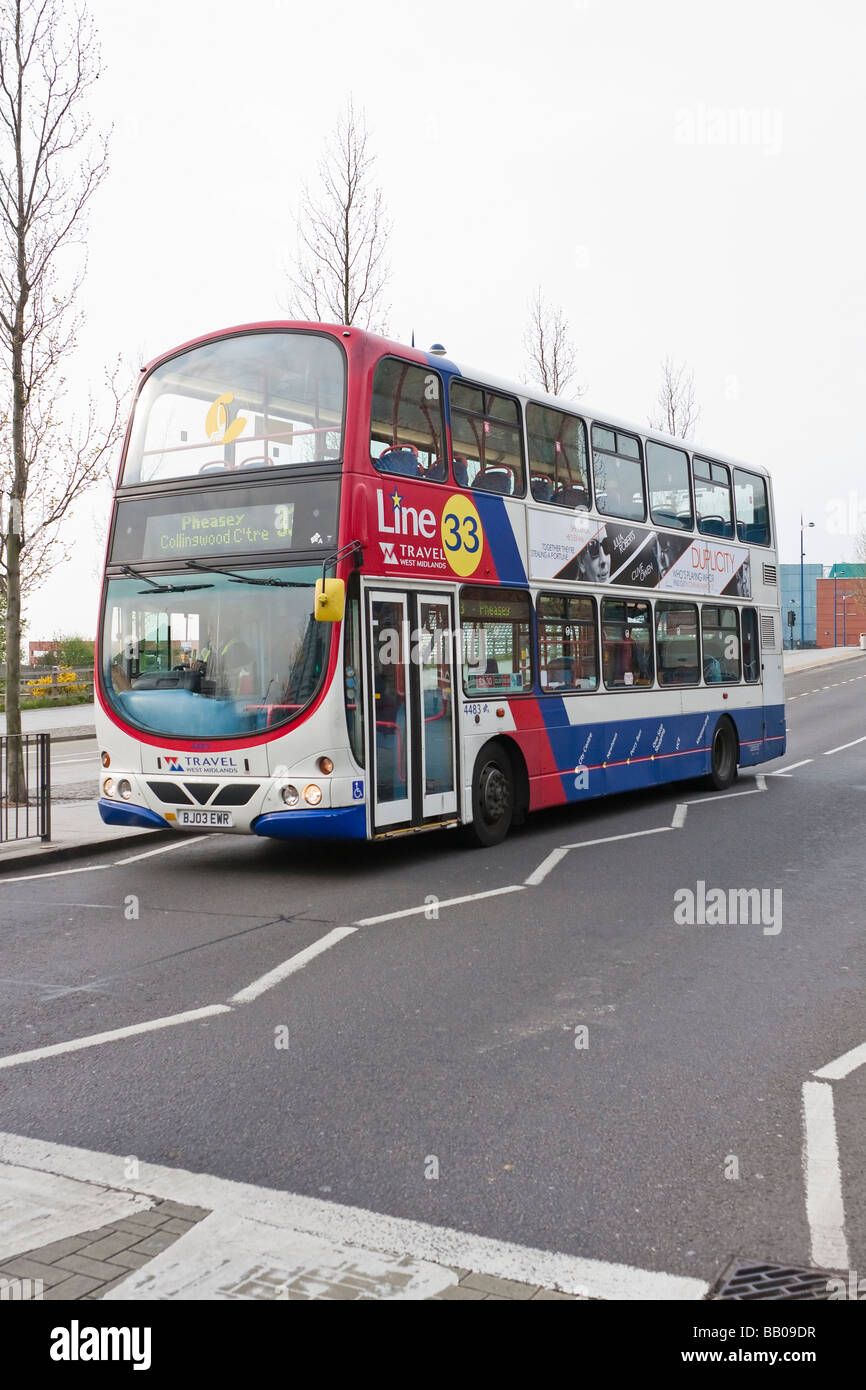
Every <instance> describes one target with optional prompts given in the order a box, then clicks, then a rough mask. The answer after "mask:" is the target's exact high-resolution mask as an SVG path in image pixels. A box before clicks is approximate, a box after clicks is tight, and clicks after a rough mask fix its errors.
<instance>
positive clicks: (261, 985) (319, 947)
mask: <svg viewBox="0 0 866 1390" xmlns="http://www.w3.org/2000/svg"><path fill="white" fill-rule="evenodd" d="M356 930H357V928H356V927H335V928H334V930H333V931H329V932H328V934H327V936H323V937H321V938H320V939H319V940H318V941H314V942H313V944H312V945H311V946H307V947H305V948H304V950H303V951H298V952H297V953H296V954H295V955H293V956H290V957H289V959H288V960H284V961H283V962H282V963H281V964H280V965H277V966H275V967H274V969H273V970H269V971H268V973H267V974H266V975H260V976H259V978H258V979H257V980H253V982H252V984H249V985H247V986H246V988H245V989H241V990H239V991H238V993H237V994H233V995H232V996H231V999H230V1001H229V1002H230V1003H232V1004H249V1003H251V1002H252V1000H253V999H258V997H259V995H260V994H264V993H265V991H266V990H268V989H273V987H274V985H278V984H279V983H280V981H281V980H285V979H286V978H287V977H288V976H289V975H294V973H295V971H296V970H303V968H304V966H305V965H308V964H309V963H310V961H311V960H315V958H316V956H320V955H321V954H322V952H323V951H327V950H329V949H330V948H331V946H336V944H337V942H338V941H342V940H343V938H344V937H345V936H352V935H353V934H354V932H355V931H356Z"/></svg>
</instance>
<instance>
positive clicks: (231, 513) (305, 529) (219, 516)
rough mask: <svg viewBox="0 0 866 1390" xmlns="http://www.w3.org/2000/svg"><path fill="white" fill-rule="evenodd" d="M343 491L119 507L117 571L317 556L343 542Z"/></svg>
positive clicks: (331, 485) (177, 498)
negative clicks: (152, 563) (291, 554)
mask: <svg viewBox="0 0 866 1390" xmlns="http://www.w3.org/2000/svg"><path fill="white" fill-rule="evenodd" d="M337 487H338V484H337V482H336V481H334V480H331V479H315V480H313V479H311V480H309V481H305V482H302V483H297V484H292V483H286V482H283V483H281V484H279V485H275V484H269V485H266V486H262V485H261V484H259V485H258V486H256V487H243V486H240V487H239V486H237V485H235V486H234V487H230V488H228V487H227V488H219V489H216V490H208V491H207V492H203V491H202V490H201V489H198V490H196V491H195V492H192V491H182V492H173V493H164V494H159V493H151V494H150V495H149V496H147V497H136V498H129V499H125V500H123V501H119V502H118V504H117V513H116V520H115V526H114V535H113V537H112V542H111V561H112V563H113V564H121V565H123V564H127V565H134V564H136V563H137V562H139V561H141V560H167V561H173V560H178V561H180V562H181V563H182V562H184V561H186V560H195V559H197V558H200V557H202V556H207V555H214V556H226V555H267V554H275V553H279V552H280V551H284V550H293V551H305V550H318V549H319V548H320V547H324V546H330V547H332V548H333V546H334V545H335V544H336V540H337Z"/></svg>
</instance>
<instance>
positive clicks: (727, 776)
mask: <svg viewBox="0 0 866 1390" xmlns="http://www.w3.org/2000/svg"><path fill="white" fill-rule="evenodd" d="M738 754H739V745H738V742H737V733H736V730H735V728H734V726H733V724H732V723H731V720H730V719H728V717H727V716H726V715H723V716H722V718H721V719H720V720H719V722H718V724H717V725H716V727H715V729H714V730H713V743H712V748H711V751H710V772H709V776H708V778H707V780H708V782H709V784H710V786H711V787H713V788H714V789H715V791H717V792H723V791H727V789H728V787H729V786H730V785H731V783H732V782H734V781H735V779H736V776H737V758H738Z"/></svg>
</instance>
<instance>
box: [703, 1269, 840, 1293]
mask: <svg viewBox="0 0 866 1390" xmlns="http://www.w3.org/2000/svg"><path fill="white" fill-rule="evenodd" d="M840 1277H841V1276H839V1275H838V1274H834V1273H833V1272H832V1270H827V1269H795V1268H793V1267H792V1266H791V1265H770V1264H759V1263H758V1262H757V1261H754V1262H753V1263H751V1264H745V1263H744V1262H743V1261H742V1260H737V1261H736V1262H735V1263H734V1264H732V1265H729V1266H728V1268H727V1269H726V1270H725V1272H724V1274H723V1275H722V1276H721V1278H720V1279H719V1281H718V1283H717V1284H716V1286H715V1288H714V1289H713V1291H712V1293H711V1294H710V1298H711V1299H725V1300H729V1299H747V1300H760V1299H764V1300H766V1299H786V1300H788V1299H793V1300H798V1299H812V1300H815V1299H822V1300H827V1299H829V1298H830V1294H831V1293H832V1292H833V1289H834V1287H835V1288H838V1280H839V1278H840ZM831 1280H834V1281H836V1282H835V1283H834V1284H831V1282H830V1281H831Z"/></svg>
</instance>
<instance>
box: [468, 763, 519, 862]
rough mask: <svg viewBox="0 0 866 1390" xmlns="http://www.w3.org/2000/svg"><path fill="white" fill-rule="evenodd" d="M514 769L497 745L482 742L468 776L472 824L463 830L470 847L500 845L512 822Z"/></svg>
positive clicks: (484, 847) (486, 847)
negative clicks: (482, 744) (472, 770)
mask: <svg viewBox="0 0 866 1390" xmlns="http://www.w3.org/2000/svg"><path fill="white" fill-rule="evenodd" d="M514 804H515V798H514V770H513V768H512V766H511V759H510V758H509V756H508V754H507V752H506V751H505V749H504V748H503V746H502V744H501V743H496V742H495V741H491V742H490V743H485V745H484V747H483V748H482V749H481V752H480V753H479V754H478V757H477V758H476V759H475V770H474V772H473V773H472V823H471V825H467V826H466V827H465V839H466V842H467V843H468V844H470V845H474V846H476V847H481V848H483V849H488V848H490V846H492V845H498V844H501V843H502V841H503V840H504V839H505V837H506V835H507V834H508V832H509V830H510V829H511V822H512V820H513V819H514Z"/></svg>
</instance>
